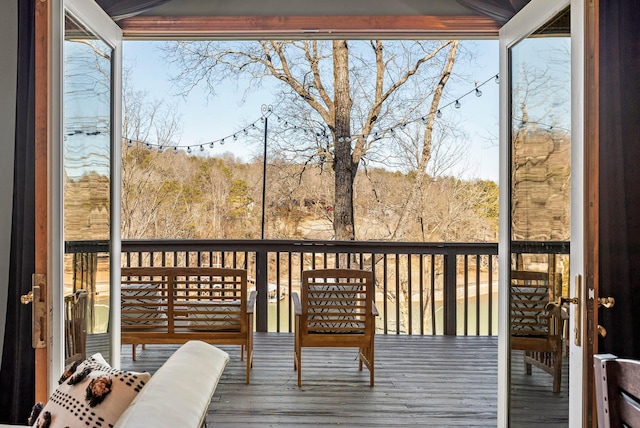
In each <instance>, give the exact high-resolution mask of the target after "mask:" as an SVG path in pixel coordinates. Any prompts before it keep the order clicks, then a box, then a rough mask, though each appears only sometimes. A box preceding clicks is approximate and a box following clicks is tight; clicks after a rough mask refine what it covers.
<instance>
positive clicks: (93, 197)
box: [63, 15, 112, 359]
mask: <svg viewBox="0 0 640 428" xmlns="http://www.w3.org/2000/svg"><path fill="white" fill-rule="evenodd" d="M111 57H112V49H111V47H110V46H108V45H107V44H106V43H104V42H103V41H102V40H100V39H99V38H97V37H96V36H95V35H93V34H91V32H89V31H88V30H87V29H86V28H84V27H83V26H82V25H81V24H79V23H78V22H77V21H76V20H74V18H73V17H71V16H68V15H67V16H66V17H65V41H64V81H63V88H64V91H63V103H64V104H63V105H64V111H63V120H64V127H63V132H64V137H63V142H64V143H63V146H64V147H63V153H64V158H63V162H64V164H63V171H64V216H63V217H64V218H63V224H64V239H65V259H64V294H65V307H66V308H65V335H66V342H67V343H66V348H65V350H66V358H67V359H73V358H74V356H75V357H78V356H79V355H80V356H82V355H83V354H84V353H86V352H85V351H86V339H85V340H84V341H83V340H82V338H83V337H87V334H88V337H94V338H98V337H103V339H106V338H107V337H108V336H107V335H106V334H104V333H106V332H107V331H108V326H109V283H110V281H109V279H110V278H109V252H108V251H109V245H108V243H109V239H110V223H111V222H110V205H111V201H110V192H111V125H112V124H111V112H112V109H111ZM83 296H84V297H83ZM83 299H85V300H86V302H85V303H84V304H83V302H82V300H83ZM83 307H86V309H82V308H83ZM82 317H84V320H82V319H81V318H82ZM79 326H83V327H84V332H85V333H84V334H83V332H82V328H81V327H79ZM101 334H102V335H101ZM98 342H100V341H98ZM103 342H104V343H105V344H106V345H103V346H106V347H105V348H98V349H99V350H100V351H101V352H102V354H103V356H105V358H107V357H108V355H109V349H108V340H103Z"/></svg>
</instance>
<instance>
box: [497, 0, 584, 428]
mask: <svg viewBox="0 0 640 428" xmlns="http://www.w3.org/2000/svg"><path fill="white" fill-rule="evenodd" d="M569 4H570V0H562V1H558V0H532V1H531V2H530V3H529V4H527V5H526V6H525V7H524V8H523V9H522V10H521V11H520V12H518V14H516V15H515V16H514V17H513V18H511V20H510V21H509V22H507V23H506V24H505V25H504V26H503V27H502V28H501V29H500V33H499V35H500V37H499V39H500V41H499V45H500V47H499V49H500V115H499V117H500V155H499V157H500V167H499V168H500V174H499V177H500V178H499V189H500V208H499V209H500V211H499V212H500V220H499V240H498V254H499V255H500V256H499V257H500V265H499V284H498V287H499V290H500V294H499V297H498V427H507V426H509V376H510V352H509V293H508V290H509V285H508V282H507V280H508V278H509V271H510V268H511V265H510V255H509V254H510V230H511V228H510V225H509V221H510V215H509V214H510V210H511V208H510V206H509V205H510V203H509V202H510V199H511V198H510V194H511V188H510V186H509V176H510V174H511V171H510V169H511V168H510V156H509V147H510V145H511V143H510V140H509V139H510V132H509V127H510V126H511V121H510V120H509V118H510V111H509V110H510V108H511V107H510V99H509V97H510V92H509V82H510V79H509V48H511V47H512V46H514V45H515V44H516V43H518V42H519V41H521V40H522V39H524V38H525V37H527V36H528V35H530V34H531V33H533V32H534V31H535V30H536V29H538V28H539V27H540V26H542V25H543V24H544V23H546V22H547V21H548V20H549V19H551V18H553V17H554V16H555V15H557V14H558V13H560V12H561V11H562V10H563V9H564V8H566V7H567V6H569ZM572 25H573V22H572ZM571 426H574V425H571ZM575 426H577V425H575Z"/></svg>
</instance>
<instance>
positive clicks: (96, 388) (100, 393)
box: [33, 354, 151, 428]
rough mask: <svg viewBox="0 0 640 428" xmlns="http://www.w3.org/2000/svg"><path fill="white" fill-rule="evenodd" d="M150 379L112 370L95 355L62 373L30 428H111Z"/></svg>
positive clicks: (145, 374) (148, 375) (146, 375)
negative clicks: (56, 385) (59, 381)
mask: <svg viewBox="0 0 640 428" xmlns="http://www.w3.org/2000/svg"><path fill="white" fill-rule="evenodd" d="M150 378H151V375H150V374H149V373H135V372H126V371H122V370H117V369H114V368H112V367H110V366H109V364H107V362H106V361H105V360H104V358H102V355H100V354H95V355H93V356H91V357H89V358H87V359H86V360H85V361H83V362H82V363H81V364H79V365H77V368H76V369H75V371H73V370H67V371H65V374H64V375H63V378H62V379H61V380H62V383H61V384H60V386H58V388H57V389H56V390H55V391H54V392H53V394H51V396H50V397H49V401H48V402H47V404H46V405H45V406H44V408H43V409H42V410H41V412H40V415H39V416H38V418H37V419H36V421H35V424H34V425H33V426H34V427H38V428H40V427H42V428H44V427H46V426H49V427H51V428H58V427H87V428H105V427H112V426H113V425H114V424H115V423H116V421H117V420H118V418H119V417H120V415H121V414H122V413H123V412H124V411H125V410H126V408H127V407H128V406H129V404H130V403H131V401H132V400H133V399H134V397H135V396H136V395H137V394H138V392H140V390H141V389H142V387H143V386H144V385H145V384H146V383H147V382H148V381H149V379H150ZM63 379H64V380H63Z"/></svg>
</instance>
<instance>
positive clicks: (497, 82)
mask: <svg viewBox="0 0 640 428" xmlns="http://www.w3.org/2000/svg"><path fill="white" fill-rule="evenodd" d="M495 80H496V85H498V84H500V75H499V74H496V79H495Z"/></svg>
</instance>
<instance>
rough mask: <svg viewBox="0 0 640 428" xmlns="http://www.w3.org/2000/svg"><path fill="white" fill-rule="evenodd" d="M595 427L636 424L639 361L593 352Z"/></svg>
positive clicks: (638, 416) (639, 400) (639, 394)
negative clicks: (596, 414)
mask: <svg viewBox="0 0 640 428" xmlns="http://www.w3.org/2000/svg"><path fill="white" fill-rule="evenodd" d="M593 368H594V370H595V383H596V406H597V407H596V408H597V411H598V427H599V428H609V427H640V361H639V360H625V359H621V358H617V357H616V356H615V355H611V354H598V355H594V356H593Z"/></svg>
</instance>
